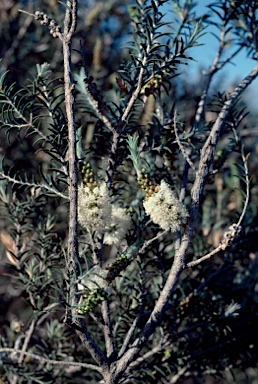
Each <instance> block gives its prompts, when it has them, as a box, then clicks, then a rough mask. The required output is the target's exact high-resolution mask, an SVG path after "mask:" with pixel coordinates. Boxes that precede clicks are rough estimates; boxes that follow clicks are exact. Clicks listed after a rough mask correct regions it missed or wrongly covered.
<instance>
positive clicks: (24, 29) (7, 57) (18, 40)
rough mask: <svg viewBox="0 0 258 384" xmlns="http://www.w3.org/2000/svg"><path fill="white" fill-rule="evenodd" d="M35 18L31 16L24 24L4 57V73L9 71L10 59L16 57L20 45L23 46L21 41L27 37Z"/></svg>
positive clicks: (2, 64)
mask: <svg viewBox="0 0 258 384" xmlns="http://www.w3.org/2000/svg"><path fill="white" fill-rule="evenodd" d="M33 16H34V15H30V16H29V17H27V18H26V20H25V21H24V22H23V23H22V25H21V28H20V29H19V32H18V33H17V35H16V37H15V39H14V40H13V42H12V45H11V46H10V48H9V49H8V50H7V51H6V53H5V55H4V57H3V60H2V63H1V67H2V69H3V71H6V70H7V67H8V61H9V60H10V58H11V57H12V56H13V55H14V53H15V50H16V48H18V46H19V44H21V40H22V39H23V37H24V36H25V35H26V33H27V31H28V28H29V26H30V24H31V22H32V20H33Z"/></svg>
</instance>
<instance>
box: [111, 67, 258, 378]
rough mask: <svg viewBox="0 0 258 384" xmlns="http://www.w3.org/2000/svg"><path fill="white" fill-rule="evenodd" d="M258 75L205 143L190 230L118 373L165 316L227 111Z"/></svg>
mask: <svg viewBox="0 0 258 384" xmlns="http://www.w3.org/2000/svg"><path fill="white" fill-rule="evenodd" d="M257 75H258V65H257V66H256V67H255V68H254V69H253V70H252V72H251V73H250V74H249V75H248V76H247V77H246V78H245V79H244V80H243V81H241V83H240V84H239V85H238V86H237V87H236V88H235V90H234V91H233V92H232V94H231V95H230V97H229V99H228V100H227V101H226V102H225V104H224V106H223V108H222V110H221V112H220V114H219V116H218V118H217V120H216V122H215V124H214V126H213V128H212V130H211V132H210V135H209V137H208V139H207V140H206V143H205V144H204V147H203V149H202V152H201V160H200V163H199V168H198V171H197V173H196V178H195V182H194V185H193V188H192V191H191V198H192V203H191V214H190V220H189V223H188V225H187V227H186V231H185V233H184V235H183V238H182V241H181V244H180V247H179V249H178V250H176V253H175V257H174V262H173V265H172V267H171V270H170V272H169V275H168V278H167V281H166V283H165V286H164V288H163V289H162V291H161V293H160V296H159V298H158V300H157V302H156V304H155V307H154V309H153V311H152V313H151V315H150V317H149V319H148V321H147V323H146V325H145V326H144V328H143V330H142V332H141V333H140V335H139V336H138V337H137V338H136V340H135V341H134V343H133V344H132V345H131V347H130V349H129V350H128V351H127V352H126V353H125V354H124V355H123V356H122V357H121V358H120V359H119V360H118V362H117V367H116V371H115V374H116V375H118V374H119V375H121V374H122V373H123V372H124V371H125V370H126V369H127V367H128V364H130V363H131V362H132V361H133V360H134V359H135V356H136V355H137V354H138V353H139V351H140V350H141V348H142V347H143V346H144V345H145V344H146V342H147V340H148V339H149V337H150V336H151V335H152V334H153V332H154V330H155V329H156V327H157V325H158V324H159V322H160V320H161V315H162V313H163V311H164V310H165V308H166V305H167V302H168V299H169V297H170V295H171V293H172V291H173V290H174V289H175V287H176V285H177V281H178V278H179V276H180V275H181V273H182V271H183V269H184V265H185V261H184V260H185V258H186V255H187V252H188V248H189V246H190V244H191V241H192V239H193V236H194V230H195V225H196V219H197V214H198V211H199V206H200V202H201V198H202V194H203V190H204V186H205V182H206V178H207V175H208V173H209V168H210V165H211V163H212V161H213V158H214V154H215V149H216V145H217V142H218V139H219V134H220V130H221V128H222V126H223V124H224V121H225V119H226V117H227V114H228V112H229V110H230V108H231V106H232V105H233V103H234V102H235V100H236V99H237V98H238V97H239V96H240V94H241V93H242V92H243V91H244V90H245V89H246V88H247V86H248V85H249V84H251V83H252V81H253V80H254V79H255V78H256V77H257Z"/></svg>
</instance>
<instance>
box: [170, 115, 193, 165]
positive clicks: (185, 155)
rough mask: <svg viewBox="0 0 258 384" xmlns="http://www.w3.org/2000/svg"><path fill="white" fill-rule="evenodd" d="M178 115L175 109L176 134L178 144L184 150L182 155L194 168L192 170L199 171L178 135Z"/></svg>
mask: <svg viewBox="0 0 258 384" xmlns="http://www.w3.org/2000/svg"><path fill="white" fill-rule="evenodd" d="M176 117H177V111H176V110H175V113H174V131H175V135H176V141H177V144H178V146H179V148H180V150H181V152H182V155H183V156H184V158H185V160H186V161H187V162H188V164H189V165H190V167H191V168H192V170H193V171H194V172H196V171H197V168H196V166H195V165H194V163H193V162H192V160H191V159H190V157H189V156H188V154H187V153H186V151H185V149H184V147H183V145H182V143H181V141H180V137H179V135H178V130H177V125H176Z"/></svg>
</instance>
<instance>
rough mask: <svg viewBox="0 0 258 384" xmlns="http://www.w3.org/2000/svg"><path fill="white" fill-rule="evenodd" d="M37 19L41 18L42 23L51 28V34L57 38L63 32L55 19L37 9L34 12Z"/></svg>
mask: <svg viewBox="0 0 258 384" xmlns="http://www.w3.org/2000/svg"><path fill="white" fill-rule="evenodd" d="M34 18H35V20H40V24H42V25H47V26H48V27H49V30H50V34H51V35H52V36H53V37H55V38H57V37H59V35H60V34H61V27H60V26H59V25H58V24H57V23H56V22H55V20H53V19H51V18H49V17H48V15H47V14H46V13H44V12H40V11H36V12H35V14H34Z"/></svg>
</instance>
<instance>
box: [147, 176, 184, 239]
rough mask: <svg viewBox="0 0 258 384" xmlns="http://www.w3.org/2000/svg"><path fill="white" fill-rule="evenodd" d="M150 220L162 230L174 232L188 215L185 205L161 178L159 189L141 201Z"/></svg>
mask: <svg viewBox="0 0 258 384" xmlns="http://www.w3.org/2000/svg"><path fill="white" fill-rule="evenodd" d="M143 206H144V209H145V211H146V213H147V214H148V215H150V217H151V219H152V221H153V222H154V223H155V224H158V225H159V226H160V227H161V228H162V229H164V230H169V229H170V230H171V232H176V231H178V230H179V229H180V225H181V223H182V222H183V221H184V220H185V219H186V218H187V217H188V212H187V210H186V208H185V206H184V205H183V204H182V203H181V202H180V201H179V200H178V199H177V197H176V196H175V194H174V192H173V191H172V190H171V189H170V187H169V185H168V184H167V183H166V182H165V181H164V180H162V181H161V183H160V186H159V190H158V191H155V192H153V194H152V195H151V196H150V197H148V198H147V199H146V200H145V201H144V203H143Z"/></svg>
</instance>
